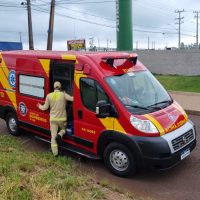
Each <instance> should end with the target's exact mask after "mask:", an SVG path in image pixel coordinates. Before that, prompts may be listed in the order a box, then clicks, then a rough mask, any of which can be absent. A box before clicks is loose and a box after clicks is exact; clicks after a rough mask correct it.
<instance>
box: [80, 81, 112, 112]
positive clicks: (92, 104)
mask: <svg viewBox="0 0 200 200" xmlns="http://www.w3.org/2000/svg"><path fill="white" fill-rule="evenodd" d="M80 90H81V98H82V102H83V104H84V106H85V107H86V108H88V109H89V110H91V111H93V112H95V110H96V104H97V101H99V100H106V101H107V102H108V96H107V95H106V93H105V92H104V90H103V89H102V87H101V86H100V85H99V84H98V83H97V82H96V81H95V80H93V79H89V78H82V79H81V80H80Z"/></svg>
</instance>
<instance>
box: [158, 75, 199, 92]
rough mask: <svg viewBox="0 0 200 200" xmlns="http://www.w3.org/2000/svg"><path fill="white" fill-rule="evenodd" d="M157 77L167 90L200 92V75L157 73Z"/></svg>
mask: <svg viewBox="0 0 200 200" xmlns="http://www.w3.org/2000/svg"><path fill="white" fill-rule="evenodd" d="M155 77H156V78H157V79H158V80H159V81H160V83H161V84H162V85H163V86H164V87H165V88H166V89H167V90H173V91H183V92H198V93H200V76H176V75H172V76H165V75H155Z"/></svg>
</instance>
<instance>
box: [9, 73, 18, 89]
mask: <svg viewBox="0 0 200 200" xmlns="http://www.w3.org/2000/svg"><path fill="white" fill-rule="evenodd" d="M8 82H9V84H10V86H11V87H12V88H15V84H16V74H15V70H11V71H10V72H9V74H8Z"/></svg>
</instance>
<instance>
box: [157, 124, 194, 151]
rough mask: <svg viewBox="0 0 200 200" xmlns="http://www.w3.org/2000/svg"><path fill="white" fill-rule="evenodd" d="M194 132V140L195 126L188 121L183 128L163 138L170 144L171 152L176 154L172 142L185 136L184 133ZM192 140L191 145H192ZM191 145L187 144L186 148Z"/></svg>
mask: <svg viewBox="0 0 200 200" xmlns="http://www.w3.org/2000/svg"><path fill="white" fill-rule="evenodd" d="M191 129H192V130H193V135H194V139H195V130H194V126H193V124H192V123H190V121H188V122H187V123H185V124H184V125H183V126H181V127H180V128H178V129H176V130H174V131H172V132H170V133H167V134H165V135H162V136H161V137H162V138H163V139H164V140H165V141H166V142H167V143H168V145H169V148H170V150H171V153H175V152H176V151H174V148H173V146H172V140H173V139H175V138H178V137H179V136H181V135H183V134H184V133H186V132H188V131H189V130H191ZM194 139H193V140H191V141H190V142H189V143H191V142H192V141H194ZM189 143H187V144H186V145H185V146H187V145H188V144H189ZM185 146H183V147H182V148H184V147H185ZM179 150H180V149H178V150H177V151H179Z"/></svg>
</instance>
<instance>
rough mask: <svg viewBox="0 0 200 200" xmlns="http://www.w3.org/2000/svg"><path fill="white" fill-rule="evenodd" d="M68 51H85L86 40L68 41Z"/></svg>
mask: <svg viewBox="0 0 200 200" xmlns="http://www.w3.org/2000/svg"><path fill="white" fill-rule="evenodd" d="M67 49H68V50H69V51H71V50H74V51H80V50H85V49H86V46H85V39H80V40H68V41H67Z"/></svg>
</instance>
